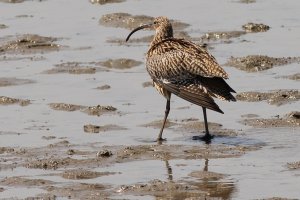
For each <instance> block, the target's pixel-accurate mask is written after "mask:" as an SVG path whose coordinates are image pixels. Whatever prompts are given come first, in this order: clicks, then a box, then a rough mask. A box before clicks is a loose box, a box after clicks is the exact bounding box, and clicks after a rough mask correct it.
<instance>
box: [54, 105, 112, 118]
mask: <svg viewBox="0 0 300 200" xmlns="http://www.w3.org/2000/svg"><path fill="white" fill-rule="evenodd" d="M49 106H50V108H52V109H53V110H58V111H68V112H72V111H78V110H79V111H81V112H84V113H87V114H88V115H97V116H100V115H102V114H104V113H112V112H114V111H116V110H117V109H116V108H115V107H113V106H101V105H97V106H82V105H74V104H67V103H50V104H49Z"/></svg>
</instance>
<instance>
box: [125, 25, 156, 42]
mask: <svg viewBox="0 0 300 200" xmlns="http://www.w3.org/2000/svg"><path fill="white" fill-rule="evenodd" d="M152 25H153V23H151V24H144V25H141V26H139V27H137V28H135V29H133V30H132V31H131V32H130V33H129V35H128V36H127V38H126V42H127V41H128V40H129V38H130V36H131V35H132V34H134V33H135V32H137V31H139V30H142V29H144V28H150V27H151V26H152Z"/></svg>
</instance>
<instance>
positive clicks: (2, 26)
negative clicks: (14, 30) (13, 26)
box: [0, 24, 8, 29]
mask: <svg viewBox="0 0 300 200" xmlns="http://www.w3.org/2000/svg"><path fill="white" fill-rule="evenodd" d="M5 28H8V26H6V25H5V24H0V29H5Z"/></svg>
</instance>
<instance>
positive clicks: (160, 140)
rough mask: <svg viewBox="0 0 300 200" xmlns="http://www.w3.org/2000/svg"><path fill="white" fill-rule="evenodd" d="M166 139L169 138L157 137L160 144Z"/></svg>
mask: <svg viewBox="0 0 300 200" xmlns="http://www.w3.org/2000/svg"><path fill="white" fill-rule="evenodd" d="M165 141H167V139H165V138H157V140H156V142H157V143H158V144H162V143H163V142H165Z"/></svg>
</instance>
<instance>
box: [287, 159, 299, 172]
mask: <svg viewBox="0 0 300 200" xmlns="http://www.w3.org/2000/svg"><path fill="white" fill-rule="evenodd" d="M287 168H289V169H291V170H294V169H300V161H297V162H290V163H287Z"/></svg>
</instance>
